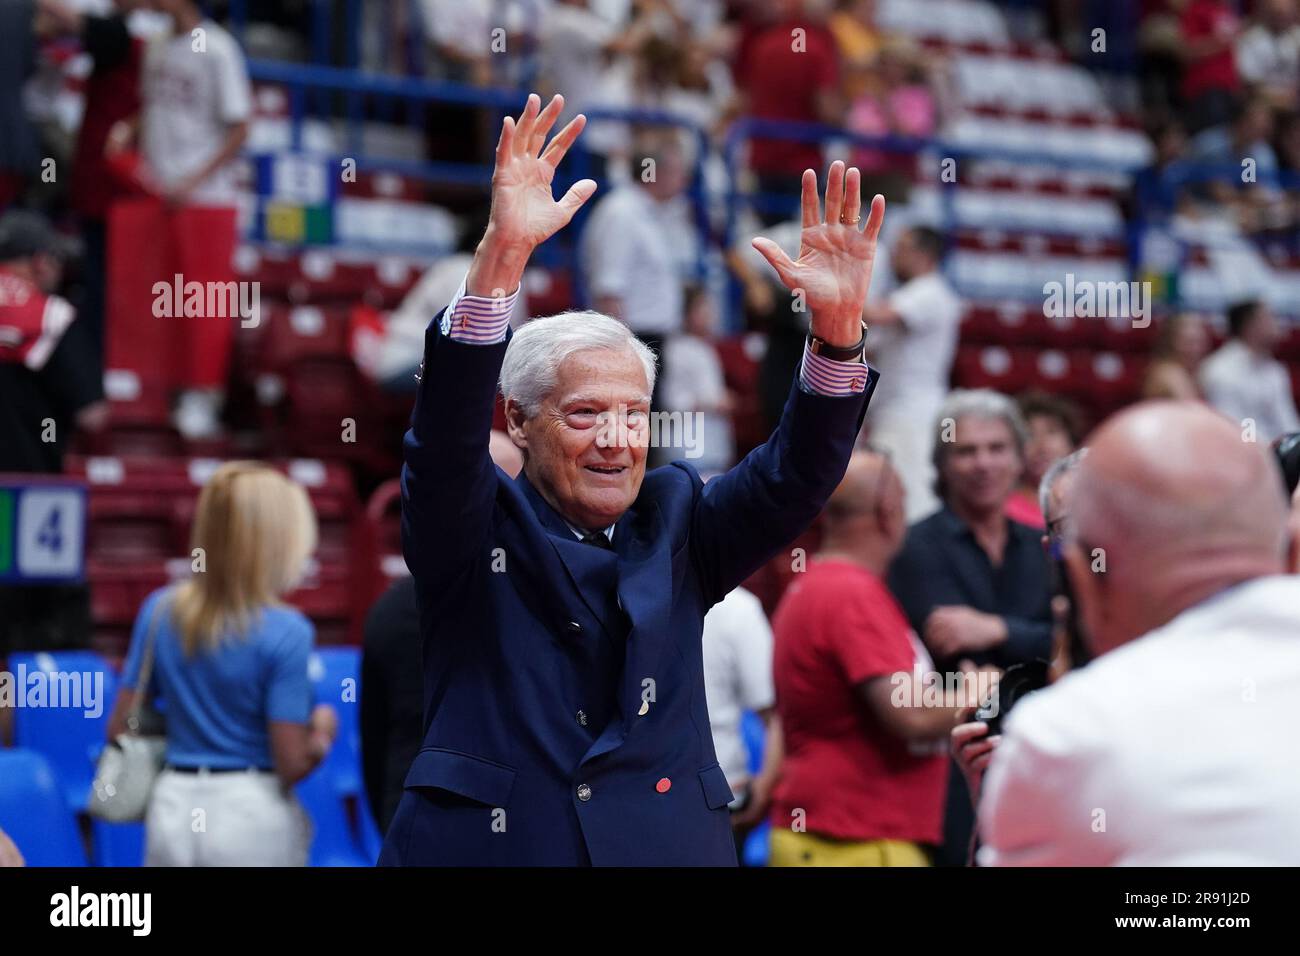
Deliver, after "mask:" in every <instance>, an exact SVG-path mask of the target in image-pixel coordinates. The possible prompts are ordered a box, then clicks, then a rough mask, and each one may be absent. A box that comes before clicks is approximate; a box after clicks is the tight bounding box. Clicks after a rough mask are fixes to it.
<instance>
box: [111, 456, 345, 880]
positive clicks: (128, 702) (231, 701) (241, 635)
mask: <svg viewBox="0 0 1300 956" xmlns="http://www.w3.org/2000/svg"><path fill="white" fill-rule="evenodd" d="M193 546H194V548H196V549H201V550H200V551H196V552H195V554H196V562H197V561H198V558H199V556H201V558H202V564H201V565H198V567H199V568H200V570H196V573H195V574H194V575H193V576H192V577H190V578H189V579H188V580H186V581H184V582H182V583H180V584H178V585H175V586H173V587H169V588H164V589H162V590H159V591H156V592H154V593H153V594H151V595H150V596H149V597H148V598H147V599H146V600H145V602H144V606H143V607H142V608H141V609H140V614H139V617H138V618H137V619H136V622H135V630H134V633H133V634H132V637H131V649H130V651H129V653H128V654H127V660H126V666H125V667H124V668H123V673H122V691H121V693H120V694H119V696H118V700H117V704H116V706H115V708H114V710H113V716H112V720H111V721H110V724H109V739H110V740H111V739H113V738H114V737H115V736H116V735H117V734H119V733H122V732H123V731H124V730H125V729H126V719H127V715H128V714H129V713H130V710H131V707H132V705H133V704H134V702H135V698H136V695H137V694H138V693H141V692H146V691H147V692H148V693H149V694H150V697H151V698H152V697H154V696H161V697H162V698H163V699H164V700H165V701H166V707H165V710H166V724H167V756H166V765H165V768H164V770H163V772H162V774H161V775H160V776H159V778H158V782H157V784H156V786H155V787H154V791H153V795H152V797H151V798H150V802H149V809H148V813H147V816H146V820H145V823H146V834H147V841H146V844H147V850H146V864H147V865H149V866H304V865H306V862H307V847H308V842H309V839H310V825H309V823H308V821H307V817H306V815H305V813H304V812H303V810H302V808H301V807H300V806H299V804H298V801H297V799H296V798H295V797H294V796H293V791H292V789H291V788H292V786H293V785H294V784H295V783H297V782H298V781H299V780H301V779H302V778H303V777H305V776H307V774H309V773H310V772H311V771H312V769H313V768H315V767H316V765H317V764H318V763H320V761H321V759H322V758H323V757H324V756H325V754H326V753H327V752H328V751H329V748H330V746H331V745H332V744H333V741H334V736H335V733H336V732H337V726H338V725H337V718H336V717H335V715H334V712H333V710H331V709H330V708H329V707H327V706H325V705H321V706H319V707H317V708H315V709H314V710H313V709H312V703H311V702H312V689H311V684H310V682H309V680H308V677H307V658H308V655H309V654H310V653H311V648H312V642H313V637H314V633H313V630H312V625H311V623H310V622H309V621H308V620H307V618H305V617H304V616H303V615H302V614H300V613H299V612H298V611H296V610H294V609H293V608H290V607H286V606H285V605H283V604H281V603H280V601H279V598H280V596H281V595H282V594H284V593H285V592H286V591H288V590H290V589H291V588H292V587H293V586H294V585H295V584H296V582H297V581H298V579H299V578H300V576H301V574H302V571H303V568H304V566H305V564H306V561H307V558H308V557H309V556H310V555H311V553H312V551H313V550H314V549H315V547H316V516H315V513H314V512H313V511H312V507H311V503H310V502H309V501H308V499H307V495H306V493H305V492H304V491H303V490H302V488H301V487H300V486H298V485H296V484H294V483H293V482H291V481H290V480H289V479H288V478H286V477H284V476H283V475H282V474H280V473H279V472H277V471H275V470H273V469H271V468H268V467H266V466H264V465H260V464H257V463H253V462H231V463H228V464H225V465H223V466H221V467H220V468H218V469H217V471H216V472H215V473H214V474H213V476H212V478H211V480H210V481H208V483H207V484H206V485H205V486H204V488H203V491H202V493H201V494H200V495H199V504H198V512H197V514H196V516H195V519H194V532H193ZM150 643H152V646H153V666H152V671H151V675H150V678H149V681H148V683H149V687H148V688H142V687H140V686H138V685H139V683H140V672H141V664H142V661H143V660H144V655H145V648H146V645H148V644H150Z"/></svg>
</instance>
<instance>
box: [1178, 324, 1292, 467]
mask: <svg viewBox="0 0 1300 956" xmlns="http://www.w3.org/2000/svg"><path fill="white" fill-rule="evenodd" d="M1228 330H1229V335H1230V337H1229V339H1228V341H1227V342H1225V343H1224V344H1223V345H1222V346H1221V347H1220V348H1219V349H1218V350H1217V351H1216V352H1215V353H1214V354H1213V355H1211V356H1210V357H1209V358H1207V359H1206V360H1205V361H1204V362H1203V363H1202V364H1201V370H1200V375H1199V377H1200V382H1201V391H1202V392H1204V393H1205V399H1206V401H1208V402H1209V403H1210V404H1211V405H1213V406H1214V407H1215V408H1216V409H1218V410H1219V411H1220V412H1222V413H1223V414H1225V415H1227V416H1228V417H1229V418H1231V419H1233V420H1234V421H1236V422H1237V423H1238V424H1239V425H1240V426H1241V427H1242V428H1243V429H1244V428H1246V427H1248V425H1253V434H1254V436H1255V440H1257V441H1260V442H1265V443H1267V442H1270V441H1272V440H1273V439H1274V438H1277V437H1278V436H1279V435H1283V434H1286V433H1287V432H1293V431H1295V430H1296V429H1298V428H1300V416H1297V414H1296V407H1295V399H1294V398H1292V396H1291V376H1290V375H1289V374H1288V373H1287V370H1286V366H1284V365H1283V364H1282V363H1281V362H1279V361H1278V360H1277V359H1275V358H1273V348H1274V347H1275V346H1276V345H1277V342H1278V339H1279V338H1280V337H1281V330H1280V329H1279V327H1278V323H1277V319H1276V318H1275V317H1274V315H1273V310H1272V309H1270V308H1269V307H1268V306H1267V305H1266V304H1264V303H1263V302H1259V301H1250V302H1240V303H1238V304H1237V305H1234V306H1233V307H1232V308H1230V309H1229V310H1228Z"/></svg>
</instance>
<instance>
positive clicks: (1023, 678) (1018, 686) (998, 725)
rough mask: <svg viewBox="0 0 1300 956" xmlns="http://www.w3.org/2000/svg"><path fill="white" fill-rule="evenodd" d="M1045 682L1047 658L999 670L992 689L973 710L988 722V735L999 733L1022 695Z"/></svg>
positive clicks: (1040, 686)
mask: <svg viewBox="0 0 1300 956" xmlns="http://www.w3.org/2000/svg"><path fill="white" fill-rule="evenodd" d="M1046 686H1047V661H1045V660H1042V659H1037V658H1036V659H1034V660H1032V661H1027V662H1025V663H1023V664H1012V665H1011V666H1010V667H1008V668H1007V669H1006V671H1005V672H1004V673H1003V674H1002V679H1001V680H999V681H998V683H997V686H996V687H994V688H993V693H992V694H991V695H990V696H989V698H988V699H987V700H985V701H984V702H983V703H982V704H980V706H979V708H978V709H977V710H976V711H975V719H976V720H979V721H983V722H984V723H985V724H987V725H988V728H989V729H988V736H989V737H992V736H994V735H995V734H1000V733H1002V722H1003V720H1004V719H1005V718H1006V716H1007V714H1009V713H1010V712H1011V708H1012V707H1014V706H1015V705H1016V703H1017V702H1018V701H1020V700H1021V698H1023V697H1025V696H1027V695H1029V694H1032V693H1033V692H1034V691H1036V690H1042V689H1043V688H1044V687H1046Z"/></svg>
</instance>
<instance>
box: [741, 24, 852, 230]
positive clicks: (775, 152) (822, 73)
mask: <svg viewBox="0 0 1300 956" xmlns="http://www.w3.org/2000/svg"><path fill="white" fill-rule="evenodd" d="M779 7H780V15H779V17H778V19H777V20H776V22H774V23H772V24H771V25H770V26H768V27H766V28H762V29H759V30H756V31H755V32H754V33H752V34H750V35H749V36H747V37H745V38H744V40H743V42H742V46H741V50H740V53H739V55H738V57H737V65H736V78H737V85H738V86H739V88H740V91H741V94H742V97H743V101H744V102H743V106H742V112H743V113H744V115H746V116H751V117H754V118H756V119H769V120H795V121H798V122H803V123H833V124H835V125H839V124H840V123H841V121H842V119H843V109H842V104H841V103H840V96H839V83H840V78H839V54H838V52H837V50H836V46H835V37H834V36H833V35H832V34H831V32H830V30H829V29H828V28H827V26H826V24H825V23H824V22H823V18H822V17H821V16H820V15H814V14H812V13H809V12H806V11H805V10H804V7H805V2H804V0H781V2H780V4H779ZM749 165H750V168H751V169H753V170H754V172H755V173H756V174H757V175H758V179H759V189H760V191H761V192H764V193H789V192H790V191H791V190H792V189H793V188H794V186H793V184H794V183H796V182H797V181H798V180H799V177H800V176H802V175H803V171H804V170H805V169H808V168H812V169H820V168H821V167H822V165H823V163H822V149H821V145H820V144H818V143H796V142H791V141H788V140H773V139H761V138H755V139H754V140H753V141H752V142H751V143H750V152H749ZM780 218H781V217H779V216H778V217H777V219H778V220H779V219H780Z"/></svg>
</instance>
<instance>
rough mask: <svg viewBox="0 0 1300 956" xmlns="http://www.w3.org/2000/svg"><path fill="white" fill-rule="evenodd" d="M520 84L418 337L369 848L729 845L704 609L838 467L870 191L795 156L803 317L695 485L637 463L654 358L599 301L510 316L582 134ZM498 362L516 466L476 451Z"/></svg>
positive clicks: (779, 535)
mask: <svg viewBox="0 0 1300 956" xmlns="http://www.w3.org/2000/svg"><path fill="white" fill-rule="evenodd" d="M563 105H564V104H563V100H562V99H561V98H560V97H558V96H557V97H555V98H554V99H553V100H552V101H551V102H550V104H549V105H548V106H547V107H546V108H545V109H543V108H542V104H541V101H540V99H539V98H538V97H537V96H535V95H534V96H530V97H529V99H528V105H527V107H526V108H525V109H524V111H523V114H522V115H521V116H520V118H519V119H518V121H515V120H514V119H513V118H510V117H507V118H506V119H505V121H504V122H503V124H502V129H501V139H500V142H499V143H498V144H497V150H496V170H495V172H494V174H493V177H492V212H491V217H490V221H489V225H488V227H487V230H486V232H485V233H484V236H483V239H482V241H481V242H480V243H479V246H478V249H477V251H476V253H475V255H474V259H473V263H472V264H471V266H470V269H469V273H468V275H467V276H466V278H465V282H464V285H463V286H462V288H461V290H460V291H459V292H458V294H457V295H456V296H455V297H454V298H453V300H452V302H451V304H450V305H449V306H448V307H447V308H446V309H445V310H444V311H443V312H442V313H440V314H439V316H437V317H436V318H435V320H434V321H433V323H432V324H431V325H430V327H429V330H428V332H427V334H426V336H425V346H424V362H423V365H422V370H421V374H420V378H421V381H420V385H419V390H418V393H417V397H416V402H415V411H414V413H413V414H412V419H411V429H410V431H409V432H407V435H406V439H405V467H404V468H403V471H402V539H403V547H404V550H405V554H406V561H407V564H408V565H409V566H410V569H411V572H412V574H413V575H414V578H415V584H416V592H417V599H418V603H419V608H420V626H421V631H422V633H423V639H424V648H423V650H424V687H425V708H424V739H423V745H422V747H421V749H420V751H419V753H418V754H417V756H416V758H415V760H414V762H413V763H412V765H411V769H410V772H409V773H408V774H407V777H406V784H405V792H404V794H403V796H402V799H401V801H400V803H399V805H398V809H397V812H396V814H395V816H394V818H393V823H392V825H391V827H390V828H389V831H388V835H387V839H386V842H385V844H384V850H383V853H382V855H381V857H380V862H381V863H382V864H396V865H521V864H523V865H528V864H535V865H552V866H586V865H597V866H610V865H614V866H650V865H713V866H734V865H735V863H736V852H735V847H734V843H733V841H732V836H731V827H730V823H729V818H728V811H727V804H728V803H730V802H731V799H732V795H731V791H730V790H729V789H728V787H727V780H726V777H725V776H724V774H723V772H722V770H721V768H720V767H719V766H718V761H717V757H716V756H715V755H714V752H713V738H712V735H711V733H710V730H709V715H708V710H707V707H706V702H705V697H704V677H703V666H702V663H701V644H700V634H701V629H702V625H703V619H704V614H705V612H706V611H707V610H708V609H709V608H710V607H712V606H713V605H714V604H716V603H717V602H718V601H720V600H721V599H722V597H723V596H724V595H725V594H726V593H727V592H728V591H730V590H731V589H732V588H734V587H735V586H736V585H737V584H739V583H740V582H741V581H742V580H744V579H745V578H746V577H747V576H748V575H749V574H751V573H752V572H753V571H754V570H755V569H756V568H758V567H759V566H760V565H761V564H763V563H764V562H765V561H767V560H768V559H769V558H771V557H772V556H773V555H774V554H775V553H776V552H778V551H779V550H780V549H781V548H782V547H784V546H786V545H787V543H788V542H789V541H791V540H792V539H793V538H795V537H796V536H797V535H798V534H799V533H800V532H801V531H802V530H803V529H804V528H805V527H806V526H807V525H808V524H809V523H810V522H811V521H812V520H813V518H814V517H815V516H816V515H817V513H818V511H819V510H820V509H821V507H822V504H823V502H825V500H826V498H827V497H828V496H829V494H830V493H831V491H832V490H833V489H834V488H835V486H836V485H837V484H838V482H839V480H840V478H841V477H842V476H843V474H844V470H845V467H846V464H847V462H848V460H849V455H850V453H851V451H852V449H853V443H854V439H855V437H856V436H857V433H858V429H859V427H860V425H861V422H862V416H863V413H864V412H865V411H866V406H867V400H868V398H869V396H870V393H871V390H872V387H873V386H874V384H875V379H876V373H875V371H874V370H872V369H870V368H869V367H868V366H867V365H866V364H865V361H864V358H863V354H864V349H865V339H866V328H865V326H864V325H863V323H862V321H861V317H862V305H863V302H864V300H865V299H866V295H867V287H868V284H869V283H870V279H871V264H872V258H873V256H874V253H875V248H876V236H877V234H878V233H879V231H880V224H881V221H882V219H883V217H884V200H883V199H882V198H881V197H879V196H877V197H875V199H874V200H873V202H872V204H871V209H870V213H869V215H868V217H867V222H866V226H865V228H861V227H860V226H859V218H860V212H861V197H860V195H859V184H860V178H861V177H860V175H859V173H858V170H856V169H849V170H847V171H846V170H845V168H844V164H843V163H840V162H836V163H834V164H832V165H831V168H830V172H829V174H828V176H827V188H826V196H825V212H824V214H823V212H822V210H821V208H820V205H821V204H820V201H819V197H818V194H817V177H816V175H815V174H814V172H813V171H812V170H808V171H807V172H805V173H804V179H803V197H802V198H803V235H802V243H801V248H800V252H799V257H798V258H797V259H793V260H792V259H790V258H789V256H787V255H786V254H785V253H784V252H783V251H782V250H781V249H780V248H779V247H778V246H777V245H776V244H775V243H773V242H771V241H770V240H767V239H761V238H760V239H755V240H754V245H755V248H757V249H758V250H759V252H760V253H762V254H763V255H764V256H765V257H766V259H767V260H768V262H769V263H771V265H772V266H773V268H775V269H776V271H777V273H778V274H779V275H780V277H781V279H782V281H783V282H785V284H786V285H787V286H789V287H790V288H791V289H793V290H796V291H797V292H800V293H802V298H803V301H804V302H806V304H807V306H808V309H809V310H810V312H811V318H812V332H811V335H810V336H809V339H808V346H807V349H806V351H805V354H804V358H803V363H802V366H801V368H800V371H799V375H798V378H797V381H795V382H793V383H792V387H791V390H790V398H789V401H788V402H787V404H786V406H785V412H784V414H783V416H782V418H781V421H780V424H779V426H778V427H777V429H776V431H775V432H774V433H773V435H772V437H771V438H769V439H768V441H767V442H766V443H765V444H763V445H762V446H761V447H759V448H757V449H755V450H754V451H753V452H752V453H750V455H749V456H748V457H746V458H745V460H744V461H742V462H741V463H740V464H739V465H737V466H736V467H734V468H733V469H731V471H729V472H727V473H726V474H724V475H722V476H720V477H717V478H715V479H713V480H712V481H710V482H709V483H708V485H705V484H704V483H703V482H702V481H701V480H700V477H699V475H698V474H696V472H695V471H694V469H692V468H691V467H690V465H688V464H686V463H685V462H680V461H679V462H674V463H673V464H671V465H668V466H665V467H663V468H659V469H656V470H654V471H652V472H650V473H649V474H646V470H645V462H646V446H647V444H648V438H649V433H650V424H649V416H650V395H651V392H652V390H653V387H654V377H655V359H654V355H653V354H652V353H651V352H650V351H649V350H648V349H647V348H646V347H645V346H644V345H643V344H642V343H641V342H639V341H638V340H637V339H636V338H635V337H634V336H633V335H632V334H631V333H630V332H629V331H628V329H627V328H626V327H625V326H623V325H621V324H620V323H619V322H617V321H615V320H614V319H611V318H609V317H607V316H603V315H599V314H596V313H591V312H576V313H567V314H564V315H558V316H554V317H551V318H545V319H537V320H535V321H533V322H530V323H528V324H526V325H524V326H523V327H522V328H521V329H520V330H519V331H517V332H515V333H513V335H512V334H511V332H510V330H509V321H508V320H509V315H510V310H511V306H512V304H513V301H514V297H515V295H516V293H517V292H518V289H519V283H520V280H521V278H522V276H523V273H524V267H525V265H526V263H527V262H528V258H529V256H530V255H531V253H532V252H533V250H534V249H535V248H536V247H537V246H538V245H540V244H541V243H542V242H544V241H545V240H546V239H547V238H549V237H550V236H551V235H553V234H554V233H555V232H557V231H558V230H559V229H561V228H563V226H564V225H565V224H567V223H568V222H569V220H570V219H571V218H572V217H573V214H574V212H576V211H577V209H578V208H579V207H580V206H581V205H582V204H583V203H584V202H586V200H587V199H589V198H590V197H591V195H592V194H593V193H594V192H595V190H596V184H595V183H594V182H592V181H591V180H582V181H580V182H578V183H576V184H574V186H573V187H572V188H571V189H570V190H569V191H568V192H567V193H565V195H564V196H563V198H561V199H560V200H559V201H558V202H557V201H555V200H554V198H553V196H552V193H551V179H552V177H553V176H554V174H555V168H556V166H557V164H558V163H559V162H560V160H561V158H562V157H563V156H564V153H565V151H566V150H567V149H568V148H569V147H570V146H571V145H572V144H573V142H574V140H575V139H576V138H577V136H578V134H579V133H580V132H581V130H582V127H583V125H584V123H585V119H584V118H583V117H582V116H581V115H579V116H578V117H576V118H575V119H574V120H573V121H572V122H570V123H569V124H568V125H567V126H565V127H564V129H563V130H561V131H560V132H559V133H558V134H556V136H555V137H554V138H553V139H551V140H550V142H549V144H547V136H548V134H549V132H550V129H551V126H552V124H553V123H554V122H555V119H556V117H557V116H559V114H560V112H561V110H562V109H563ZM498 382H499V383H500V388H501V391H502V394H503V396H504V398H505V402H506V418H507V422H508V425H509V434H510V438H511V440H512V441H513V442H514V444H515V445H516V446H517V447H518V448H519V449H520V451H521V452H522V453H523V456H524V469H523V472H522V473H521V474H520V475H519V476H518V478H517V479H514V480H511V479H510V478H509V477H507V476H506V474H505V473H504V472H502V471H501V470H500V469H499V468H497V467H496V466H495V465H493V463H492V459H491V457H490V456H489V454H488V436H489V433H490V431H491V425H492V411H493V403H494V400H495V396H496V391H497V386H498Z"/></svg>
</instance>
